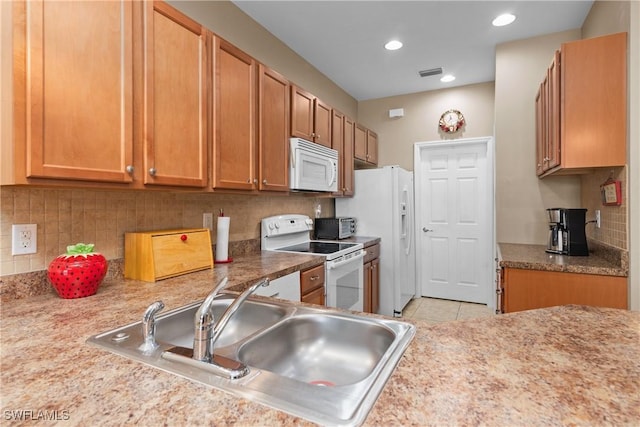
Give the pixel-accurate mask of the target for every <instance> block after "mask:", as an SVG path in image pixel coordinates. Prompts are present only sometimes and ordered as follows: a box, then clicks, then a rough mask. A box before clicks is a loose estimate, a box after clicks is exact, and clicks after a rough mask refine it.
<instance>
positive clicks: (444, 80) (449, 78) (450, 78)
mask: <svg viewBox="0 0 640 427" xmlns="http://www.w3.org/2000/svg"><path fill="white" fill-rule="evenodd" d="M455 79H456V78H455V77H454V76H453V75H451V74H446V75H444V76H442V78H441V79H440V81H441V82H442V83H449V82H452V81H454V80H455Z"/></svg>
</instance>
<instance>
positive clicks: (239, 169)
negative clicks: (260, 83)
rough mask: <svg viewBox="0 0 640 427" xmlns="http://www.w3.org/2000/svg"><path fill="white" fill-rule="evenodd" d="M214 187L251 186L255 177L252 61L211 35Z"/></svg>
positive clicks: (254, 83)
mask: <svg viewBox="0 0 640 427" xmlns="http://www.w3.org/2000/svg"><path fill="white" fill-rule="evenodd" d="M213 45H214V55H215V56H214V84H213V88H214V89H213V92H214V123H213V128H214V139H213V152H214V157H213V176H214V183H213V187H214V188H228V189H238V190H252V189H254V188H255V187H254V185H255V184H256V183H257V179H256V178H255V140H256V137H255V136H256V135H255V122H256V120H255V110H256V62H255V60H254V59H253V58H252V57H251V56H249V55H247V54H246V53H244V52H242V51H241V50H240V49H238V48H236V47H235V46H233V45H232V44H230V43H228V42H226V41H224V40H222V39H220V38H218V37H214V42H213Z"/></svg>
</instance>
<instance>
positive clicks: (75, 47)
mask: <svg viewBox="0 0 640 427" xmlns="http://www.w3.org/2000/svg"><path fill="white" fill-rule="evenodd" d="M16 7H21V8H24V7H26V17H27V18H26V25H27V31H26V37H27V39H26V46H27V47H28V49H27V50H26V52H25V54H26V82H25V84H26V88H28V89H25V93H24V94H22V93H18V92H17V93H16V97H21V96H22V97H23V96H25V94H26V106H25V107H26V111H25V115H24V117H25V119H26V123H25V124H24V128H25V129H26V139H25V141H26V153H27V156H26V158H27V164H26V176H27V177H44V178H66V179H78V180H89V181H109V182H131V181H132V176H131V175H130V174H129V173H128V172H127V166H132V161H133V94H132V84H133V66H132V65H133V34H132V31H133V27H132V25H133V18H132V13H133V7H134V4H133V3H132V2H129V1H111V2H70V1H69V2H61V1H45V2H39V1H28V2H26V6H25V4H22V5H19V4H18V3H16ZM16 54H17V55H19V54H20V53H19V52H16ZM16 119H17V120H21V116H17V117H16ZM16 127H19V128H22V127H23V125H22V124H17V125H16Z"/></svg>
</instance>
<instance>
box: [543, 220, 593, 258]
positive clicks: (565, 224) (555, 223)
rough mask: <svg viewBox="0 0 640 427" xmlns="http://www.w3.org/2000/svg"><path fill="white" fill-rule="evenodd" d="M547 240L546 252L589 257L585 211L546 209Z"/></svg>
mask: <svg viewBox="0 0 640 427" xmlns="http://www.w3.org/2000/svg"><path fill="white" fill-rule="evenodd" d="M547 212H548V214H549V239H548V242H547V250H546V252H549V253H553V254H562V255H576V256H587V255H589V248H588V247H587V235H586V233H585V229H584V227H585V224H586V217H587V210H586V209H564V208H551V209H547Z"/></svg>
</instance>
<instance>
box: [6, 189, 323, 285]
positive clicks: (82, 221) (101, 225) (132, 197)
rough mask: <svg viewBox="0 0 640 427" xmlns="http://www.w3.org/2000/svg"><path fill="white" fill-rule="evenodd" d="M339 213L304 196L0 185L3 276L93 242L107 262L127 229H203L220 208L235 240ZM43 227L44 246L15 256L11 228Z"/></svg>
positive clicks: (119, 254)
mask: <svg viewBox="0 0 640 427" xmlns="http://www.w3.org/2000/svg"><path fill="white" fill-rule="evenodd" d="M318 204H320V206H321V209H322V216H332V215H333V212H334V211H333V200H332V199H331V198H327V197H314V196H310V195H305V194H291V195H288V196H286V195H282V196H269V195H260V196H257V195H227V194H224V195H221V194H211V193H208V194H201V193H198V194H196V193H176V192H164V191H110V190H92V189H50V188H31V187H6V186H5V187H0V276H5V275H10V274H18V273H27V272H32V271H39V270H45V269H46V268H47V266H48V264H49V262H50V261H51V260H52V259H53V258H55V257H56V256H58V255H60V254H61V253H64V252H65V251H66V247H67V245H71V244H74V243H78V242H84V243H95V245H96V246H95V250H96V251H97V252H101V253H102V254H104V255H105V257H106V258H107V259H120V258H123V256H124V233H127V232H132V231H148V230H162V229H170V228H200V227H202V214H203V213H205V212H211V213H213V214H214V231H213V233H212V236H211V237H212V242H214V243H215V239H216V231H215V217H216V216H217V215H218V212H219V210H220V209H223V210H224V214H225V216H228V217H230V218H231V225H230V232H229V240H230V241H240V240H248V239H256V238H259V237H260V220H261V219H262V218H263V217H266V216H270V215H278V214H283V213H299V214H306V215H309V216H311V217H314V216H315V210H316V206H317V205H318ZM12 224H37V225H38V240H37V244H38V251H37V253H35V254H32V255H17V256H12V255H11V225H12Z"/></svg>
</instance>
